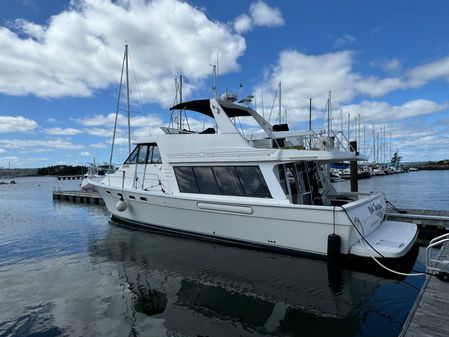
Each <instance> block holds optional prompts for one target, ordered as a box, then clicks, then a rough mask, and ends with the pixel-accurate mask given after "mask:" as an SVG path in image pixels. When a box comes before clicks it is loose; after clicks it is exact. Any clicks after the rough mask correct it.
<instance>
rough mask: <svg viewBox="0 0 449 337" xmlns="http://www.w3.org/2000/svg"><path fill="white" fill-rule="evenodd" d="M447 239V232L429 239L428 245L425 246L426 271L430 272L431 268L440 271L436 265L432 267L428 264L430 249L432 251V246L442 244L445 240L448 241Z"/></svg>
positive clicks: (448, 235) (448, 238)
mask: <svg viewBox="0 0 449 337" xmlns="http://www.w3.org/2000/svg"><path fill="white" fill-rule="evenodd" d="M448 241H449V233H446V234H443V235H440V236H438V237H436V238H433V239H432V240H430V243H429V245H428V246H427V247H426V270H427V272H431V271H432V270H435V271H440V269H439V268H438V267H432V266H431V265H430V263H431V256H430V254H431V251H432V248H433V247H435V246H439V245H441V244H443V243H445V242H448Z"/></svg>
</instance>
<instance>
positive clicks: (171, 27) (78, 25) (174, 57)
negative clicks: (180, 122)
mask: <svg viewBox="0 0 449 337" xmlns="http://www.w3.org/2000/svg"><path fill="white" fill-rule="evenodd" d="M124 41H128V43H129V45H130V54H131V56H132V57H131V60H132V65H133V67H134V69H135V71H136V73H137V74H138V80H139V86H140V89H141V93H142V96H143V99H144V100H145V101H152V102H158V103H161V104H164V105H168V104H170V103H171V102H172V100H173V96H174V85H173V78H174V77H175V76H177V75H178V74H179V73H183V74H184V76H185V77H186V78H187V79H188V80H189V83H190V86H189V85H186V87H185V88H184V93H185V95H186V96H187V95H189V93H190V92H191V91H192V90H193V89H194V88H195V86H197V85H199V83H200V82H201V80H203V79H204V78H205V77H207V76H209V73H210V69H209V64H210V63H211V62H212V61H213V60H214V59H215V58H216V55H217V53H218V55H219V57H220V72H221V73H222V74H224V73H228V72H233V71H237V70H239V64H238V63H237V60H238V58H239V57H240V56H241V55H242V54H243V52H244V50H245V48H246V46H245V40H244V38H243V37H242V36H240V35H238V34H235V33H232V32H231V31H230V30H229V28H228V27H227V26H226V25H225V24H222V23H220V22H216V21H211V20H209V19H208V18H207V16H206V15H205V13H204V12H203V11H201V10H199V9H197V8H194V7H193V6H191V5H190V4H188V3H186V2H181V1H178V0H154V1H151V2H148V1H140V0H123V1H112V0H101V1H100V0H81V1H79V2H72V3H71V6H70V8H68V9H67V10H66V11H64V12H61V13H59V14H57V15H54V16H52V17H51V19H50V20H49V22H48V24H46V25H38V24H36V23H32V22H28V21H26V20H24V19H20V20H16V21H15V22H14V24H13V25H11V26H10V27H9V28H6V27H0V47H1V49H2V50H8V53H4V55H3V56H2V62H1V64H0V74H1V76H2V79H3V80H2V81H1V83H0V93H3V94H8V95H28V94H32V95H36V96H39V97H62V96H89V95H92V94H93V93H94V92H95V91H96V90H99V89H103V88H106V87H108V86H110V85H111V84H115V83H117V82H118V79H119V77H120V75H119V72H120V69H121V61H122V55H123V54H122V52H123V44H124ZM114 70H117V71H114Z"/></svg>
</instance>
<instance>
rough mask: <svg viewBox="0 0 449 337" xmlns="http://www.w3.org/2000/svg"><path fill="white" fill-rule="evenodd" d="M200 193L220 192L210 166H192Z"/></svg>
mask: <svg viewBox="0 0 449 337" xmlns="http://www.w3.org/2000/svg"><path fill="white" fill-rule="evenodd" d="M193 172H194V173H195V178H196V182H197V183H198V188H199V191H200V193H204V194H221V193H220V189H219V188H218V185H217V181H216V180H215V176H214V172H212V167H204V166H197V167H194V168H193Z"/></svg>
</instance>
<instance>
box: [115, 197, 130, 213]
mask: <svg viewBox="0 0 449 337" xmlns="http://www.w3.org/2000/svg"><path fill="white" fill-rule="evenodd" d="M115 208H116V209H117V211H119V212H123V211H125V210H126V209H127V208H128V205H127V203H126V201H125V200H123V198H121V199H120V200H119V201H117V203H116V204H115Z"/></svg>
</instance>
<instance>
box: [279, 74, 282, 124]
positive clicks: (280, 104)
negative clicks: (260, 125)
mask: <svg viewBox="0 0 449 337" xmlns="http://www.w3.org/2000/svg"><path fill="white" fill-rule="evenodd" d="M281 90H282V86H281V82H279V124H281V123H282V108H281V107H282V100H281V97H282V94H281Z"/></svg>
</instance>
